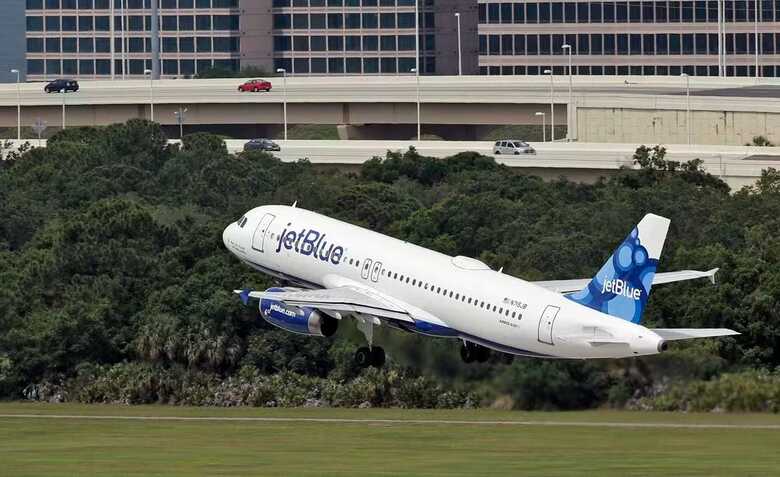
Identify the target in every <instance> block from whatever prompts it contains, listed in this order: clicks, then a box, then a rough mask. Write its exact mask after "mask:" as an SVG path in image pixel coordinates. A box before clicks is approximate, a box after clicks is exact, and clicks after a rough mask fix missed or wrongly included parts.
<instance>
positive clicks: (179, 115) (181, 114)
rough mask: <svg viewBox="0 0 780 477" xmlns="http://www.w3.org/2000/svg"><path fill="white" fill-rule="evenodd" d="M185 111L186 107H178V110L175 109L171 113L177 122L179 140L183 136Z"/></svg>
mask: <svg viewBox="0 0 780 477" xmlns="http://www.w3.org/2000/svg"><path fill="white" fill-rule="evenodd" d="M186 112H187V108H184V109H181V107H179V110H178V111H175V112H174V113H173V114H174V116H176V122H178V123H179V139H180V140H181V139H182V138H183V137H184V114H185V113H186Z"/></svg>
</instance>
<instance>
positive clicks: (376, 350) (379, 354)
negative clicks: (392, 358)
mask: <svg viewBox="0 0 780 477" xmlns="http://www.w3.org/2000/svg"><path fill="white" fill-rule="evenodd" d="M384 365H385V350H383V349H382V348H380V347H379V346H374V347H373V348H371V366H373V367H375V368H381V367H382V366H384Z"/></svg>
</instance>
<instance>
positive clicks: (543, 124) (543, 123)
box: [534, 111, 547, 142]
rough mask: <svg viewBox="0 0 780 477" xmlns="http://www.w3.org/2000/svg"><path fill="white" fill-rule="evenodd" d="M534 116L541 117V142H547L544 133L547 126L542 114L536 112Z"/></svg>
mask: <svg viewBox="0 0 780 477" xmlns="http://www.w3.org/2000/svg"><path fill="white" fill-rule="evenodd" d="M534 116H541V117H542V142H547V133H546V132H545V129H547V124H546V123H545V119H544V113H543V112H541V111H537V112H536V113H534Z"/></svg>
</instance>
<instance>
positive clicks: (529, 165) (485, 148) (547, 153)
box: [29, 140, 780, 190]
mask: <svg viewBox="0 0 780 477" xmlns="http://www.w3.org/2000/svg"><path fill="white" fill-rule="evenodd" d="M29 142H30V143H31V144H32V145H38V141H37V140H29ZM172 142H177V141H172ZM244 143H245V141H241V140H228V141H226V144H227V147H228V150H229V151H231V152H238V151H241V150H242V149H243V146H244ZM278 143H279V145H280V146H281V149H282V150H281V151H280V152H275V153H273V154H274V155H276V156H277V157H279V158H280V159H281V160H283V161H287V162H292V161H297V160H300V159H308V160H309V161H311V162H312V163H314V164H316V165H318V166H321V167H328V166H330V167H338V168H340V169H350V168H355V169H357V168H358V167H360V165H361V164H362V163H363V162H365V161H367V160H368V159H371V158H372V157H384V156H385V154H386V153H387V151H400V152H404V151H407V150H408V149H409V147H410V146H414V147H415V148H416V149H417V150H418V152H419V153H420V154H421V155H424V156H431V157H448V156H453V155H455V154H457V153H459V152H463V151H476V152H479V153H481V154H484V155H486V156H493V148H492V146H493V143H491V142H462V141H421V142H416V141H359V140H357V141H278ZM45 144H46V141H42V142H41V145H42V146H45ZM532 146H533V147H534V148H536V150H537V153H536V154H532V155H521V156H501V155H499V156H493V157H495V159H496V161H497V162H499V163H501V164H505V165H507V166H509V167H511V168H515V169H518V170H522V171H523V172H525V173H528V174H534V175H538V176H540V177H542V178H545V179H557V178H559V177H567V178H568V179H570V180H573V181H577V182H595V181H596V180H598V179H599V178H600V177H609V176H611V175H613V174H615V172H616V171H617V170H618V169H620V168H621V167H634V165H633V159H632V156H633V154H634V151H635V150H636V147H637V146H636V145H633V144H596V143H549V142H548V143H532ZM666 158H667V159H668V160H673V161H679V162H684V161H689V160H691V159H701V160H703V161H704V164H703V167H704V169H706V170H707V171H708V172H710V173H711V174H713V175H715V176H717V177H720V178H721V179H723V180H724V181H725V182H726V183H727V184H729V186H730V187H731V188H732V189H733V190H736V189H739V188H741V187H743V186H745V185H752V184H753V183H755V181H756V179H758V178H759V177H760V176H761V171H762V170H764V169H767V168H769V167H773V168H775V169H780V150H777V149H776V148H771V147H743V146H702V145H696V146H688V145H675V144H673V145H668V146H667V156H666Z"/></svg>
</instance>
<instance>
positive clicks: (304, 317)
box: [260, 288, 339, 337]
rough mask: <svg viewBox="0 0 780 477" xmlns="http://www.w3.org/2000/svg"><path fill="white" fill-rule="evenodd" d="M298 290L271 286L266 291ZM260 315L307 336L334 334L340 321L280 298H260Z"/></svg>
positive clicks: (285, 328)
mask: <svg viewBox="0 0 780 477" xmlns="http://www.w3.org/2000/svg"><path fill="white" fill-rule="evenodd" d="M284 291H297V290H293V289H286V288H269V289H268V290H266V292H284ZM260 316H262V317H263V319H264V320H265V321H267V322H269V323H271V324H272V325H274V326H277V327H279V328H281V329H283V330H286V331H289V332H292V333H298V334H302V335H307V336H324V337H329V336H333V335H334V334H335V333H336V330H337V329H338V327H339V321H338V320H337V319H335V318H332V317H330V316H328V315H324V314H322V313H320V312H319V311H317V310H313V309H311V308H307V307H297V306H288V305H286V304H284V303H282V302H281V301H278V300H270V299H263V300H260Z"/></svg>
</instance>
